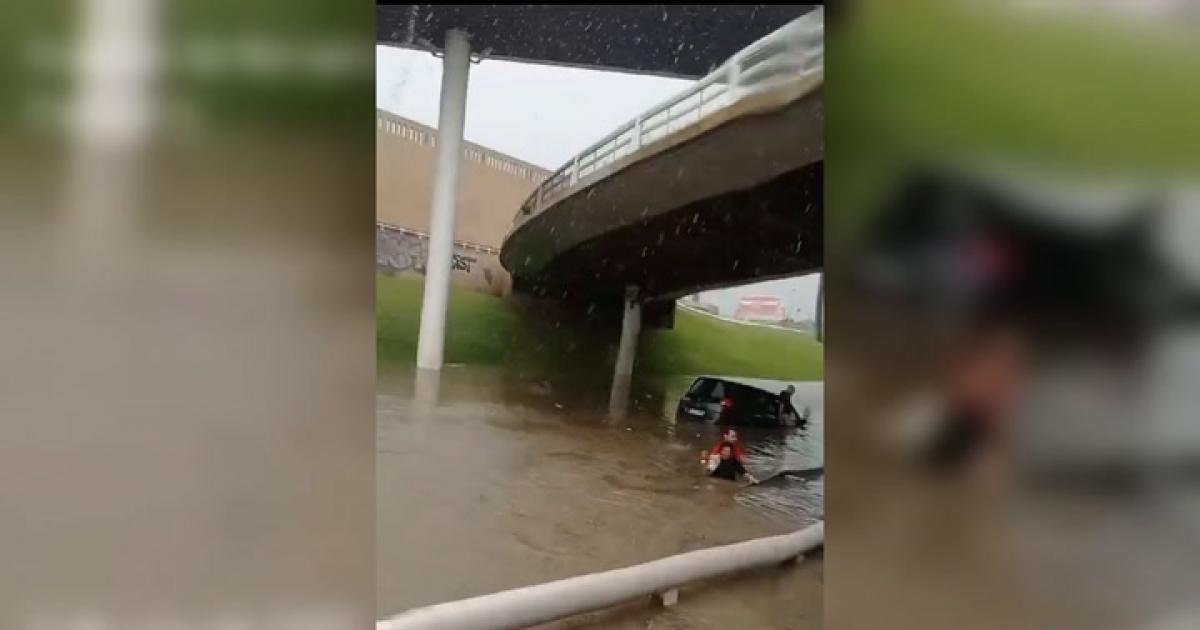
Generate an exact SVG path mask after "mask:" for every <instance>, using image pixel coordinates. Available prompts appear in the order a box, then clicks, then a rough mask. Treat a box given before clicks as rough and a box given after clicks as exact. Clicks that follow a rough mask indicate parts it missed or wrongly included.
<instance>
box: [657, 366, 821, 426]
mask: <svg viewBox="0 0 1200 630" xmlns="http://www.w3.org/2000/svg"><path fill="white" fill-rule="evenodd" d="M675 413H676V416H677V417H679V418H684V419H689V420H699V421H702V422H711V423H714V424H737V425H744V426H780V425H784V424H790V422H789V420H790V421H791V422H795V423H797V424H802V423H803V422H804V418H802V417H801V416H800V415H799V414H797V413H796V410H795V409H794V408H793V407H792V405H791V403H790V402H785V401H784V400H783V398H782V397H781V396H780V395H779V394H778V393H772V392H769V391H767V390H765V389H761V388H759V387H754V386H753V385H747V384H745V383H739V382H737V381H731V380H728V379H723V378H715V377H710V376H702V377H700V378H698V379H696V381H695V382H694V383H692V386H691V388H690V389H688V391H687V393H686V394H684V395H683V398H681V399H680V400H679V408H678V409H677V410H676V412H675Z"/></svg>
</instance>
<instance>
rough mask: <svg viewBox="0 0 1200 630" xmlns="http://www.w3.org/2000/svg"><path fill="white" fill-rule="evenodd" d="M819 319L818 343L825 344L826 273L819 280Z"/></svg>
mask: <svg viewBox="0 0 1200 630" xmlns="http://www.w3.org/2000/svg"><path fill="white" fill-rule="evenodd" d="M816 311H817V317H816V322H815V324H816V334H817V341H820V342H821V343H824V342H825V272H824V271H822V272H821V277H819V278H817V308H816Z"/></svg>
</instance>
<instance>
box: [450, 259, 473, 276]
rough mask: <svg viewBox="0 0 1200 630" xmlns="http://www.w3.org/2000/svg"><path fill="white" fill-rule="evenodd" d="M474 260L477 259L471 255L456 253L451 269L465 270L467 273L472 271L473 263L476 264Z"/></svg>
mask: <svg viewBox="0 0 1200 630" xmlns="http://www.w3.org/2000/svg"><path fill="white" fill-rule="evenodd" d="M474 262H475V259H474V258H471V257H470V256H463V255H462V254H455V255H454V259H453V261H452V262H451V263H450V265H451V269H453V270H455V271H465V272H467V273H471V265H472V264H474Z"/></svg>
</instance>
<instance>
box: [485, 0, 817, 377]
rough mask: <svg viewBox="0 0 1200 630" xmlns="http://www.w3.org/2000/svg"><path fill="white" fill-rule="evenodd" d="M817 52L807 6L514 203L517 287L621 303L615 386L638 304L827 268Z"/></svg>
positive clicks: (626, 372)
mask: <svg viewBox="0 0 1200 630" xmlns="http://www.w3.org/2000/svg"><path fill="white" fill-rule="evenodd" d="M823 61H824V15H823V12H822V11H814V12H810V13H808V14H806V15H805V16H803V17H801V18H798V19H796V20H793V21H792V22H789V23H788V24H786V25H784V26H783V27H781V28H780V29H778V30H776V31H775V32H773V33H771V34H769V35H767V36H766V37H764V38H762V39H760V40H758V41H757V42H755V43H753V44H751V45H750V46H748V47H746V48H745V49H743V50H741V51H739V52H738V53H736V54H735V55H733V56H732V57H730V58H729V60H728V61H726V62H725V63H724V64H722V65H721V66H720V67H719V68H717V69H716V70H715V71H713V72H712V73H710V74H709V75H708V76H706V77H704V78H703V79H701V80H700V81H698V82H697V83H696V84H694V85H693V86H691V87H690V88H688V89H687V90H684V91H683V92H681V93H680V94H678V95H676V96H675V97H673V98H671V99H668V100H667V101H666V102H664V103H661V104H660V105H658V106H656V107H654V108H651V109H650V110H648V111H646V112H644V113H643V114H642V115H640V116H638V117H637V118H635V119H634V120H632V121H630V122H629V123H627V124H625V125H623V126H621V127H619V128H618V129H616V130H614V131H613V132H612V133H611V134H609V135H608V136H606V137H605V138H602V139H601V140H600V141H599V142H597V143H595V144H594V145H592V146H591V147H588V148H587V149H585V150H584V151H583V152H581V153H580V154H579V155H577V156H575V157H574V158H573V159H572V160H570V161H569V162H568V163H567V164H564V165H563V166H562V168H560V169H559V170H558V171H556V172H555V173H554V174H553V175H551V176H550V177H549V178H548V179H547V180H546V181H545V182H543V183H542V184H540V185H539V186H538V188H537V190H535V191H534V192H533V193H532V194H531V195H530V197H529V199H528V200H526V202H525V203H524V204H523V205H522V207H521V209H520V210H519V211H518V213H517V216H516V218H515V219H514V222H513V229H512V231H511V232H510V233H509V235H508V236H507V237H506V238H505V240H504V244H503V246H502V247H501V251H500V262H501V264H503V265H504V267H505V268H506V269H508V270H509V272H510V273H511V274H512V275H513V278H514V282H515V287H516V288H517V289H518V290H526V291H533V292H535V293H537V294H539V295H543V296H548V297H553V298H556V299H563V300H568V301H578V302H583V303H587V304H589V305H590V308H594V307H595V306H594V305H596V304H612V305H617V304H621V303H622V302H623V304H624V306H623V320H624V322H623V327H622V338H621V347H620V351H619V354H618V359H617V367H616V370H617V374H616V378H615V379H614V382H620V381H621V380H622V379H627V378H628V377H629V376H630V375H631V374H632V369H633V352H634V349H635V348H636V340H637V336H638V334H639V331H640V328H641V325H642V305H643V304H646V303H649V302H652V301H662V300H670V301H673V300H674V299H675V298H677V297H680V296H683V295H687V294H690V293H694V292H697V291H701V290H706V289H713V288H719V287H722V286H729V285H733V284H742V283H745V282H747V281H750V280H761V279H769V278H775V277H781V276H787V275H795V274H799V273H804V272H808V271H814V270H817V269H819V268H820V267H821V264H822V260H823V237H822V231H823V230H822V227H823V226H822V214H823V186H822V182H823V164H824V114H823V91H822V85H823V81H824V70H823ZM818 310H819V308H818ZM617 398H618V395H617V394H616V390H615V389H614V400H616V399H617Z"/></svg>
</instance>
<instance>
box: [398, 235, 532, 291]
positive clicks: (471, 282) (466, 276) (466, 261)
mask: <svg viewBox="0 0 1200 630" xmlns="http://www.w3.org/2000/svg"><path fill="white" fill-rule="evenodd" d="M499 254H500V252H499V250H496V249H494V248H491V247H487V246H483V245H477V244H473V243H466V242H462V241H455V242H454V263H453V270H454V272H453V274H452V275H451V282H453V284H454V286H457V287H463V288H467V289H471V290H473V291H481V292H485V293H491V294H492V295H496V296H500V297H504V296H507V295H508V294H509V293H511V292H512V278H510V277H509V275H508V272H507V271H505V270H504V268H503V267H501V266H500V258H499ZM428 256H429V237H428V235H426V234H422V233H420V232H416V231H413V230H407V229H404V228H397V227H392V226H387V225H380V224H376V226H375V266H376V268H377V269H378V270H379V271H381V272H383V273H388V274H392V275H414V276H424V275H425V261H426V259H427V258H428Z"/></svg>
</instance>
